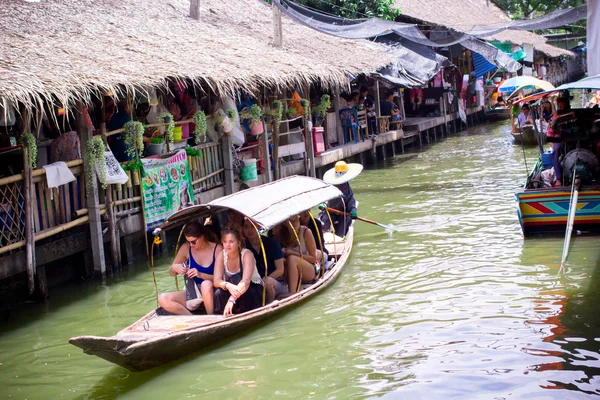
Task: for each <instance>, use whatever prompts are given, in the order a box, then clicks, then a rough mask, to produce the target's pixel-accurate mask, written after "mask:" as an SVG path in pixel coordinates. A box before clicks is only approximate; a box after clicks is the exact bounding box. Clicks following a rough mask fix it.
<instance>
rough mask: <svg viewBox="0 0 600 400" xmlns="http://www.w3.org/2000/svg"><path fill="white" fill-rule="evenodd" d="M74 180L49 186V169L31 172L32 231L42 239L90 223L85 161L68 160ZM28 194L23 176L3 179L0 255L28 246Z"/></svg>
mask: <svg viewBox="0 0 600 400" xmlns="http://www.w3.org/2000/svg"><path fill="white" fill-rule="evenodd" d="M67 166H68V167H69V169H70V170H71V172H72V173H73V175H74V176H75V181H73V182H70V183H67V184H65V185H61V186H59V187H58V188H49V187H48V184H47V180H46V170H45V169H43V168H40V169H36V170H34V171H32V173H31V175H32V185H33V187H32V190H31V194H32V198H31V201H32V204H33V213H32V214H33V231H34V235H35V240H36V241H37V240H41V239H44V238H46V237H49V236H52V235H55V234H57V233H59V232H62V231H64V230H66V229H69V228H72V227H74V226H77V225H81V224H83V223H85V222H87V216H86V215H85V214H86V213H85V212H82V211H83V210H85V174H84V171H83V160H75V161H71V162H68V163H67ZM25 207H26V205H25V194H24V188H23V175H22V174H17V175H13V176H10V177H7V178H4V179H2V180H0V241H1V244H2V246H0V254H3V253H6V252H9V251H12V250H16V249H18V248H20V247H22V246H24V245H25Z"/></svg>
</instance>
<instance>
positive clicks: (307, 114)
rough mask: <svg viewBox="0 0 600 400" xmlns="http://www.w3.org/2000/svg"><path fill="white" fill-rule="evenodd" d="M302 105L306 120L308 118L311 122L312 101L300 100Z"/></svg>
mask: <svg viewBox="0 0 600 400" xmlns="http://www.w3.org/2000/svg"><path fill="white" fill-rule="evenodd" d="M300 104H301V105H302V108H304V118H306V120H307V121H310V101H308V100H306V99H302V100H300Z"/></svg>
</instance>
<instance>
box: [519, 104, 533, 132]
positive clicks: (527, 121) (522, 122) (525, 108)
mask: <svg viewBox="0 0 600 400" xmlns="http://www.w3.org/2000/svg"><path fill="white" fill-rule="evenodd" d="M517 124H518V127H519V130H521V129H522V128H523V127H524V126H526V125H533V115H532V114H531V112H530V109H529V104H527V103H525V104H523V105H522V106H521V112H520V113H519V116H518V117H517Z"/></svg>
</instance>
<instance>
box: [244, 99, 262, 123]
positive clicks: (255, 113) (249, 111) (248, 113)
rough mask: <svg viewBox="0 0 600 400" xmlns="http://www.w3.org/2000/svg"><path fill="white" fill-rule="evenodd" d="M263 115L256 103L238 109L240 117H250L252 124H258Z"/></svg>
mask: <svg viewBox="0 0 600 400" xmlns="http://www.w3.org/2000/svg"><path fill="white" fill-rule="evenodd" d="M262 115H263V111H262V109H261V108H260V106H259V105H258V104H252V106H250V108H247V107H246V108H244V109H243V110H242V111H240V118H242V119H251V120H252V123H253V124H259V123H260V121H261V118H262Z"/></svg>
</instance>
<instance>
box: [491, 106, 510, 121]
mask: <svg viewBox="0 0 600 400" xmlns="http://www.w3.org/2000/svg"><path fill="white" fill-rule="evenodd" d="M485 117H486V118H487V120H488V121H490V122H494V121H504V120H506V119H509V118H510V108H506V107H498V108H492V109H490V110H487V111H486V112H485Z"/></svg>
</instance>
